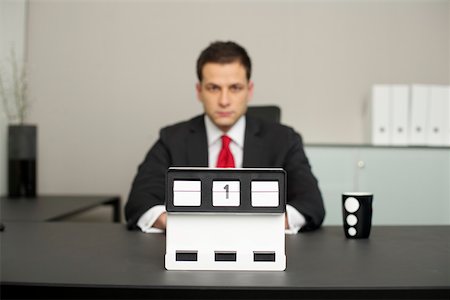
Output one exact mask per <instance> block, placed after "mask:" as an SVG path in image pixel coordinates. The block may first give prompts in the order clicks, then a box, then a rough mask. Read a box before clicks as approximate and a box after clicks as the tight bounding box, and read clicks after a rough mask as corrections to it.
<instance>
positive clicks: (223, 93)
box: [197, 62, 253, 132]
mask: <svg viewBox="0 0 450 300" xmlns="http://www.w3.org/2000/svg"><path fill="white" fill-rule="evenodd" d="M202 75H203V80H202V81H201V82H199V83H197V97H198V99H199V100H200V101H201V102H202V103H203V107H204V110H205V113H206V114H207V115H208V116H209V118H210V119H211V120H212V122H213V123H214V124H215V125H216V126H217V127H218V128H219V129H221V130H222V131H224V132H227V131H228V130H229V129H230V128H231V127H232V126H233V125H234V124H235V123H236V122H237V120H239V118H240V117H241V116H242V115H244V114H245V113H246V111H247V103H248V101H250V99H251V97H252V95H253V82H251V81H249V80H247V76H246V71H245V68H244V66H243V65H242V64H240V63H239V62H233V63H229V64H218V63H207V64H205V65H204V66H203V70H202Z"/></svg>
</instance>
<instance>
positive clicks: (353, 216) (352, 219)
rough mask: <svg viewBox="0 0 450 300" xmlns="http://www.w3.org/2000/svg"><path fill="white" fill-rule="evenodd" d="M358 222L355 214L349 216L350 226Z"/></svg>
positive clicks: (348, 222)
mask: <svg viewBox="0 0 450 300" xmlns="http://www.w3.org/2000/svg"><path fill="white" fill-rule="evenodd" d="M356 223H358V218H357V217H356V216H355V215H348V216H347V224H348V225H350V226H355V225H356Z"/></svg>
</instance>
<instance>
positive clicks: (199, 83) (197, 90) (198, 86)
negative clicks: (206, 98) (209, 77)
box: [195, 82, 202, 101]
mask: <svg viewBox="0 0 450 300" xmlns="http://www.w3.org/2000/svg"><path fill="white" fill-rule="evenodd" d="M195 90H196V92H197V99H198V100H199V101H202V99H201V97H200V93H201V92H202V84H201V82H197V84H196V85H195Z"/></svg>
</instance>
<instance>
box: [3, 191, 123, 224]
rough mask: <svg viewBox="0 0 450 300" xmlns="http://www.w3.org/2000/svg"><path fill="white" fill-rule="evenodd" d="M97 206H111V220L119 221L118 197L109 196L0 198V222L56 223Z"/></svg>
mask: <svg viewBox="0 0 450 300" xmlns="http://www.w3.org/2000/svg"><path fill="white" fill-rule="evenodd" d="M99 205H112V206H113V209H114V211H113V214H114V215H113V219H114V221H117V222H119V221H120V197H118V196H111V195H106V196H58V195H53V196H38V197H36V198H8V197H0V220H1V221H2V222H8V221H14V222H16V221H26V222H29V221H57V220H61V219H63V218H65V217H68V216H72V215H75V214H78V213H80V212H83V211H86V210H89V209H92V208H94V207H96V206H99Z"/></svg>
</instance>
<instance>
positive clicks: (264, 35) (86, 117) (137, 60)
mask: <svg viewBox="0 0 450 300" xmlns="http://www.w3.org/2000/svg"><path fill="white" fill-rule="evenodd" d="M449 6H450V1H275V0H273V1H218V0H216V1H162V0H161V1H119V0H118V1H31V3H30V8H29V20H28V21H29V25H28V30H29V35H28V45H29V46H28V60H29V62H30V88H31V92H32V107H31V110H30V115H29V116H30V118H29V120H30V122H33V123H36V124H38V126H39V166H38V167H39V190H40V192H41V193H73V194H77V193H118V194H121V195H122V196H123V197H124V198H125V197H126V195H127V193H128V190H129V185H130V182H131V180H132V178H133V175H134V173H135V171H136V167H137V165H138V163H140V162H141V160H142V159H143V157H144V155H145V153H146V151H147V149H148V148H149V147H150V146H151V145H152V143H153V142H154V141H155V139H156V138H157V135H158V129H159V128H160V127H161V126H163V125H166V124H170V123H174V122H177V121H179V120H183V119H186V118H189V117H190V116H192V115H195V114H198V113H200V112H201V111H202V108H201V106H200V104H199V103H198V101H197V100H196V96H195V91H194V85H195V82H196V78H195V70H194V67H195V60H196V58H197V55H198V53H199V52H200V51H201V50H202V49H203V48H204V47H206V46H207V44H208V43H210V42H211V41H214V40H228V39H231V40H236V41H238V42H240V43H241V44H242V45H244V46H245V47H246V48H247V50H248V51H249V53H250V54H251V57H252V59H253V63H254V76H253V79H254V81H255V89H256V90H255V95H254V99H253V104H255V105H258V104H272V103H277V104H278V105H280V106H281V108H282V114H283V115H282V119H283V121H284V122H285V123H288V124H290V125H292V126H293V127H294V128H296V129H297V130H298V131H300V132H301V133H302V134H303V137H304V140H305V142H306V143H355V144H358V143H363V142H364V141H365V140H366V137H365V135H364V133H365V117H364V115H365V109H366V101H367V98H368V95H369V89H370V86H371V85H372V84H374V83H406V84H409V83H436V84H449V83H450V26H449V15H450V8H449Z"/></svg>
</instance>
